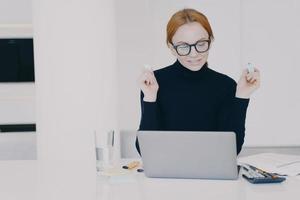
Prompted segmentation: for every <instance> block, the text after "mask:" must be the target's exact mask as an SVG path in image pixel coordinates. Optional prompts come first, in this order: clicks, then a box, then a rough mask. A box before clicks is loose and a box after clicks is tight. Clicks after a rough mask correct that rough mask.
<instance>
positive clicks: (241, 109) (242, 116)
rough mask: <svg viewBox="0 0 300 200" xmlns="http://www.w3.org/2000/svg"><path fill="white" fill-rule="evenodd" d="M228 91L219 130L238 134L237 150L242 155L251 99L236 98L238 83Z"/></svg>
mask: <svg viewBox="0 0 300 200" xmlns="http://www.w3.org/2000/svg"><path fill="white" fill-rule="evenodd" d="M233 83H234V84H232V85H231V86H230V87H229V88H227V89H226V92H225V95H224V98H223V99H224V101H223V103H222V105H221V108H220V112H219V115H218V130H219V131H233V132H235V134H236V148H237V149H236V150H237V154H239V153H240V151H241V149H242V146H243V143H244V137H245V121H246V113H247V108H248V104H249V99H242V98H237V97H235V92H236V83H235V82H234V81H233Z"/></svg>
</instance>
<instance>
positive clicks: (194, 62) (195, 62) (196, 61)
mask: <svg viewBox="0 0 300 200" xmlns="http://www.w3.org/2000/svg"><path fill="white" fill-rule="evenodd" d="M200 61H201V59H198V60H193V61H192V60H188V62H189V63H191V64H197V63H199V62H200Z"/></svg>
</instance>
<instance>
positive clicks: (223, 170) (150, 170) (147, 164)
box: [137, 131, 238, 179]
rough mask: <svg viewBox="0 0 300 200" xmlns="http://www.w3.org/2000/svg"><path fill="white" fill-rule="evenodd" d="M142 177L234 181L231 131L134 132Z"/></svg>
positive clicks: (234, 144)
mask: <svg viewBox="0 0 300 200" xmlns="http://www.w3.org/2000/svg"><path fill="white" fill-rule="evenodd" d="M137 136H138V140H139V145H140V150H141V155H142V161H143V167H144V171H145V175H146V176H148V177H158V178H202V179H237V178H238V170H237V160H236V158H237V154H236V138H235V133H234V132H190V131H138V134H137Z"/></svg>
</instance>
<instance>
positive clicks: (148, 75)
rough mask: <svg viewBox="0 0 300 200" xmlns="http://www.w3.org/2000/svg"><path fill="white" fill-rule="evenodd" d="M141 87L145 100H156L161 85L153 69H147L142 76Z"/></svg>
mask: <svg viewBox="0 0 300 200" xmlns="http://www.w3.org/2000/svg"><path fill="white" fill-rule="evenodd" d="M140 88H141V90H142V92H143V94H144V99H143V100H144V101H147V102H155V101H156V98H157V91H158V88H159V86H158V83H157V81H156V78H155V76H154V72H153V71H152V70H150V69H145V71H144V72H143V74H142V75H141V76H140Z"/></svg>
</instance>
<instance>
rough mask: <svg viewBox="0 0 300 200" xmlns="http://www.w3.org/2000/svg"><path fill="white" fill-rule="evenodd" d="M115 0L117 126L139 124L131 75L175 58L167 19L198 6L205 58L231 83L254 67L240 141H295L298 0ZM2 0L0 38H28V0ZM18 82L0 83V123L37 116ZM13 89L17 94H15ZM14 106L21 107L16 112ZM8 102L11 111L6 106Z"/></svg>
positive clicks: (27, 89) (30, 89) (29, 89)
mask: <svg viewBox="0 0 300 200" xmlns="http://www.w3.org/2000/svg"><path fill="white" fill-rule="evenodd" d="M116 2H117V3H116V11H117V12H116V13H117V49H118V51H117V54H118V59H117V63H118V75H119V77H120V78H119V82H118V84H119V85H118V89H119V97H118V104H119V106H118V111H119V123H120V128H121V129H137V127H138V125H139V121H140V105H139V88H138V85H137V78H138V76H139V74H140V72H141V69H142V65H143V64H144V63H148V64H150V65H152V66H153V67H154V68H161V67H163V66H166V65H169V64H171V63H172V62H173V61H174V58H173V57H172V55H171V54H170V53H169V50H168V49H167V47H166V45H165V26H166V23H167V21H168V19H169V17H170V16H171V14H173V13H174V12H175V11H177V10H178V9H181V8H183V7H193V8H196V9H199V10H200V11H203V12H204V13H205V14H206V15H207V16H208V18H209V20H210V22H211V25H212V27H213V31H214V34H215V37H216V40H215V42H214V44H213V48H212V50H211V52H210V57H209V63H210V66H211V67H212V68H213V69H216V70H218V71H221V72H223V73H226V74H228V75H230V76H232V77H233V78H235V79H236V80H237V78H238V76H239V72H240V69H241V67H242V66H243V64H245V63H246V62H248V61H251V62H253V63H254V64H257V65H259V66H260V69H261V72H262V86H261V88H260V89H259V90H258V91H257V92H256V93H255V94H254V95H253V98H252V99H251V102H250V106H249V109H248V115H247V125H246V128H247V132H246V145H249V146H253V145H299V141H300V138H299V137H300V135H299V134H298V130H297V129H298V127H297V125H298V124H299V119H298V118H297V114H298V113H299V111H300V108H299V102H300V101H299V100H300V94H299V89H298V85H299V78H297V74H299V70H300V69H299V67H298V66H299V61H298V60H297V59H296V56H297V55H296V54H297V53H298V52H300V44H299V43H300V40H299V39H297V36H299V35H300V24H299V23H300V21H299V20H297V19H298V18H299V17H300V16H299V13H297V12H296V11H299V10H300V3H299V1H296V0H253V1H246V0H229V1H226V2H223V1H218V0H166V1H150V0H143V1H141V0H129V1H122V0H116ZM0 5H1V6H0V37H7V35H16V36H21V37H22V36H24V35H25V36H31V35H32V27H31V23H32V19H31V11H32V9H31V0H22V1H20V0H0ZM279 39H280V40H279ZM282 72H284V73H282ZM19 86H20V84H4V83H1V84H0V123H9V122H13V121H14V122H25V121H28V122H31V121H35V117H34V111H33V112H32V113H31V112H30V110H31V108H32V107H34V102H33V101H31V100H32V99H34V86H33V85H30V84H27V85H26V84H22V86H21V87H19ZM21 88H22V89H21ZM20 90H22V92H20ZM19 92H20V93H21V94H20V96H18V95H16V94H17V93H19ZM21 99H22V100H21ZM16 104H18V105H25V104H26V106H24V107H23V108H24V110H23V111H21V110H22V109H20V107H18V108H16V107H15V105H16ZM10 107H11V108H14V109H12V110H10V109H9V108H10ZM25 107H26V109H25ZM20 111H21V112H20ZM20 113H23V114H20ZM15 114H18V115H15ZM270 138H271V139H270Z"/></svg>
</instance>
